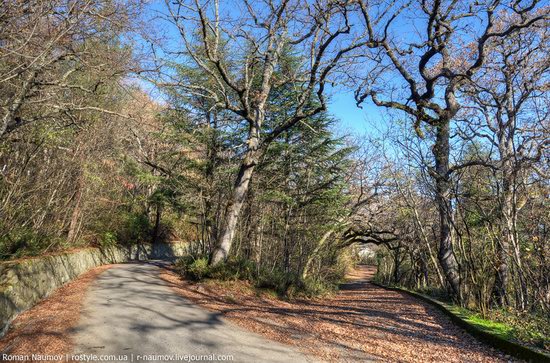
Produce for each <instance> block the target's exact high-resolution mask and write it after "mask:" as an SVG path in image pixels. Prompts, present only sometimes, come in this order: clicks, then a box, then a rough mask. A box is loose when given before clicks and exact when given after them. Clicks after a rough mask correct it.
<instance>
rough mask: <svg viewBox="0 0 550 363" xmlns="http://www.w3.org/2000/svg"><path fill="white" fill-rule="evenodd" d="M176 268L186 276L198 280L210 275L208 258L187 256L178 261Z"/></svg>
mask: <svg viewBox="0 0 550 363" xmlns="http://www.w3.org/2000/svg"><path fill="white" fill-rule="evenodd" d="M175 267H176V270H177V271H178V273H180V274H181V275H183V276H185V277H186V278H188V279H190V280H193V281H198V280H202V279H204V278H205V277H209V274H210V267H209V266H208V258H206V257H200V258H194V257H193V256H185V257H182V258H180V259H179V260H178V261H177V262H176V266H175Z"/></svg>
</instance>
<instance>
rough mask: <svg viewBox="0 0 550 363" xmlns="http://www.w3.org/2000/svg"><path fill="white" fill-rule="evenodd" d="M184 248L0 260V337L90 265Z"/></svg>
mask: <svg viewBox="0 0 550 363" xmlns="http://www.w3.org/2000/svg"><path fill="white" fill-rule="evenodd" d="M186 251H187V244H186V243H183V242H179V243H170V244H167V243H158V244H155V245H150V244H143V245H135V246H130V247H127V248H123V247H112V248H106V249H102V250H100V249H99V248H87V249H82V250H78V251H76V252H67V253H62V254H58V255H52V256H45V257H37V258H30V259H25V260H21V261H11V262H10V261H8V262H3V263H0V337H1V336H2V335H4V334H5V332H6V331H7V329H8V327H9V324H10V323H11V321H12V320H13V319H14V318H15V317H16V316H17V315H18V314H20V313H21V312H23V311H25V310H26V309H28V308H30V307H32V306H34V305H35V304H36V303H37V302H38V301H40V300H41V299H43V298H45V297H46V296H48V295H49V294H51V293H52V292H53V291H54V290H55V289H57V288H58V287H60V286H62V285H63V284H65V283H66V282H69V281H71V280H73V279H75V278H76V277H78V276H79V275H80V274H82V273H84V272H86V271H88V270H90V269H92V268H94V267H97V266H100V265H105V264H111V263H122V262H127V261H136V260H139V261H143V260H148V259H169V258H175V257H178V256H183V255H184V254H185V253H186Z"/></svg>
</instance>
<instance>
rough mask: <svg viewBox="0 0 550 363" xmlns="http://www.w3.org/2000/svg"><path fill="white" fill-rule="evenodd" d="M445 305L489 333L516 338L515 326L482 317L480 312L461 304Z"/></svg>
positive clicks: (506, 337)
mask: <svg viewBox="0 0 550 363" xmlns="http://www.w3.org/2000/svg"><path fill="white" fill-rule="evenodd" d="M445 307H446V308H447V309H449V310H450V311H451V312H452V313H453V314H455V315H456V316H458V317H459V318H461V319H463V320H466V321H467V322H468V323H470V324H472V325H474V326H475V327H476V328H478V329H480V330H483V331H485V332H487V333H490V334H493V335H496V336H498V337H500V338H503V339H506V340H512V339H514V338H515V336H514V328H513V327H511V326H508V325H506V324H504V323H500V322H497V321H493V320H488V319H485V318H482V317H481V316H480V315H479V314H478V313H475V312H473V311H470V310H468V309H466V308H463V307H460V306H455V305H448V304H445Z"/></svg>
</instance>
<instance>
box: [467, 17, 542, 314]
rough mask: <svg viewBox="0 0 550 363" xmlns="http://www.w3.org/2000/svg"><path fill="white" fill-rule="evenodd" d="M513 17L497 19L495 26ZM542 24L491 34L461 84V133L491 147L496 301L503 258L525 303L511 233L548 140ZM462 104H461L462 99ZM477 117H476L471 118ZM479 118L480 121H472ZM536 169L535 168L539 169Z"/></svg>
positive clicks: (505, 281) (504, 282)
mask: <svg viewBox="0 0 550 363" xmlns="http://www.w3.org/2000/svg"><path fill="white" fill-rule="evenodd" d="M513 21H514V16H513V15H512V16H511V18H510V19H503V20H502V23H501V24H500V27H501V28H506V27H509V26H510V23H511V22H513ZM549 35H550V34H549V32H548V23H547V22H544V23H543V22H540V23H539V24H535V26H532V27H530V28H528V29H522V30H521V31H518V32H515V33H514V34H513V35H512V36H510V37H507V38H496V39H495V40H494V41H493V42H492V44H491V46H490V47H488V50H487V58H488V61H487V62H486V63H485V64H484V65H483V66H482V68H481V69H480V72H478V74H477V75H476V76H475V77H473V78H472V79H471V81H472V82H471V83H469V85H468V86H469V87H468V88H467V95H468V98H469V99H470V100H471V101H473V104H472V110H473V114H470V116H474V117H472V122H471V123H470V124H468V125H467V128H466V130H465V132H464V134H465V135H466V136H467V137H468V138H469V139H472V138H478V139H481V140H483V141H485V142H488V143H489V145H491V146H493V147H494V149H495V150H497V153H498V158H497V162H496V163H495V166H496V170H495V175H496V179H497V181H498V188H497V195H498V198H499V209H500V219H501V225H500V226H497V227H500V229H501V230H500V232H499V235H500V237H499V238H498V244H497V247H498V252H499V256H498V273H497V278H496V281H495V287H494V295H495V298H496V303H497V304H499V305H501V306H502V305H505V304H506V303H507V301H506V300H507V294H506V289H507V286H508V285H509V275H510V273H509V270H510V266H509V261H513V263H514V266H515V270H516V271H517V274H516V275H517V278H518V285H519V287H520V289H519V293H518V294H516V296H517V300H518V301H517V303H516V305H517V306H518V307H519V308H520V309H524V308H525V307H526V303H527V301H526V299H527V284H526V281H525V276H524V271H523V266H522V258H521V251H520V247H519V241H518V237H517V219H518V213H519V212H520V210H521V208H522V206H523V205H524V204H525V203H524V202H522V200H524V199H525V195H524V194H525V193H523V192H522V190H524V189H525V183H526V182H527V179H528V178H529V176H530V175H532V174H533V173H534V172H536V171H537V163H538V162H540V160H541V159H542V157H543V155H544V153H545V150H546V149H547V148H548V146H549V145H550V139H549V138H548V132H549V126H550V125H549V124H548V116H549V113H550V109H549V108H548V101H549V100H548V95H547V90H548V87H549V85H550V84H549V80H548V76H549V74H550V73H549V70H550V53H549V51H548V41H549ZM466 105H467V104H466ZM476 116H477V117H476ZM478 119H479V120H480V123H477V122H475V121H476V120H478ZM539 170H540V169H539Z"/></svg>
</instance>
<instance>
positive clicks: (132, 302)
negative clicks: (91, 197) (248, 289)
mask: <svg viewBox="0 0 550 363" xmlns="http://www.w3.org/2000/svg"><path fill="white" fill-rule="evenodd" d="M159 271H160V270H159V268H158V267H157V266H155V265H154V264H148V263H136V264H123V265H117V266H115V267H113V268H111V269H109V270H107V271H105V272H103V273H102V274H101V275H100V276H99V277H98V278H97V280H96V281H95V282H94V284H93V285H92V286H91V287H90V289H89V291H88V293H87V296H86V299H85V301H84V307H83V309H82V315H81V319H80V322H79V324H78V326H77V328H76V330H75V335H74V347H75V348H74V351H73V354H79V355H81V354H85V355H87V356H88V357H89V356H90V355H92V354H93V355H96V356H97V357H100V359H107V360H109V361H113V360H114V361H134V362H140V361H141V362H145V361H149V362H151V361H154V362H174V361H183V362H185V359H186V357H185V356H186V355H187V356H188V357H187V359H190V358H193V359H194V360H195V361H196V360H198V359H199V358H200V357H199V356H208V357H209V358H212V357H214V358H218V359H219V360H218V361H224V360H222V359H223V358H227V355H230V356H232V358H233V360H232V362H254V363H255V362H281V363H282V362H293V363H294V362H296V363H300V362H312V361H314V359H311V358H308V357H306V356H305V355H303V354H302V353H300V352H299V351H297V350H296V349H295V348H292V347H289V346H286V345H282V344H280V343H277V342H273V341H270V340H267V339H265V338H263V337H261V336H259V335H257V334H254V333H252V332H248V331H246V330H243V329H242V328H239V327H238V326H236V325H234V324H232V323H230V322H228V321H225V320H224V319H222V318H221V317H220V315H219V313H215V312H211V311H207V310H204V309H202V308H200V307H198V306H196V305H194V304H193V303H191V302H190V301H188V300H185V299H184V298H182V297H180V296H178V295H177V294H176V293H174V292H173V291H172V289H171V288H170V287H169V286H168V285H167V283H166V282H164V281H163V280H161V279H160V278H159V277H158V273H159ZM221 355H223V356H224V357H221ZM107 356H109V357H107ZM202 358H203V360H207V359H204V358H206V357H202ZM126 359H127V360H126ZM214 361H215V360H214ZM229 361H231V360H229Z"/></svg>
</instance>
